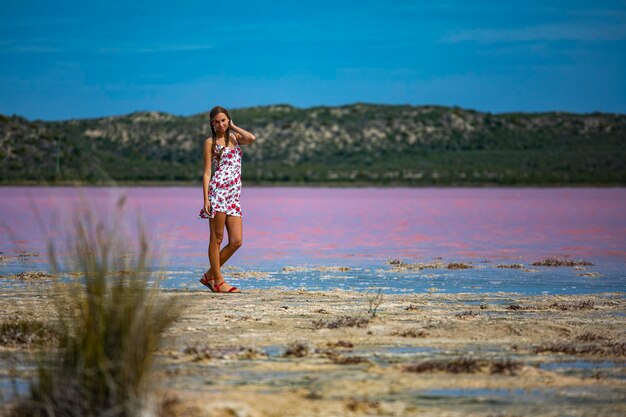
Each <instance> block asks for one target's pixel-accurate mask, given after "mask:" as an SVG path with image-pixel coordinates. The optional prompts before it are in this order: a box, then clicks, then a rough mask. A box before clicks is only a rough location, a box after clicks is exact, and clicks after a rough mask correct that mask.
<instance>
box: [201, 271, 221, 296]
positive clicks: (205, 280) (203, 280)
mask: <svg viewBox="0 0 626 417" xmlns="http://www.w3.org/2000/svg"><path fill="white" fill-rule="evenodd" d="M209 281H215V278H209V277H207V275H206V272H205V273H204V275H202V278H200V284H202V285H205V286H207V287H208V288H209V289H210V290H211V292H219V291H217V290H216V289H215V288H213V286H212V285H211V284H210V283H209Z"/></svg>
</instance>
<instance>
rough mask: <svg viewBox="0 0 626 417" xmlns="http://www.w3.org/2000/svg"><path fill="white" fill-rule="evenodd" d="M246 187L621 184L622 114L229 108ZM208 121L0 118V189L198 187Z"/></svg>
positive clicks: (625, 125)
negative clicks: (239, 138) (251, 138)
mask: <svg viewBox="0 0 626 417" xmlns="http://www.w3.org/2000/svg"><path fill="white" fill-rule="evenodd" d="M231 115H232V117H233V120H234V121H235V122H236V123H237V124H238V125H240V126H242V127H244V128H245V129H247V130H250V131H252V132H253V133H254V134H255V135H256V136H257V141H256V142H255V143H254V144H252V145H250V146H246V147H244V167H243V179H244V181H245V182H247V183H249V184H250V183H280V184H300V183H307V184H330V183H340V184H351V183H352V184H372V185H384V184H405V185H488V184H498V185H514V184H524V185H624V184H626V169H625V162H624V161H626V146H625V145H626V115H620V114H606V113H593V114H571V113H557V112H552V113H509V114H490V113H482V112H477V111H472V110H465V109H460V108H456V107H454V108H451V107H440V106H387V105H370V104H353V105H348V106H340V107H315V108H307V109H299V108H295V107H292V106H288V105H274V106H262V107H250V108H242V109H233V110H232V111H231ZM209 135H210V126H209V122H208V116H207V114H206V113H202V114H198V115H193V116H189V117H180V116H174V115H170V114H166V113H159V112H136V113H132V114H128V115H122V116H114V117H103V118H97V119H79V120H68V121H59V122H43V121H29V120H26V119H24V118H21V117H19V116H10V117H9V116H2V115H0V163H1V164H2V167H1V168H0V183H3V184H15V183H29V182H34V183H51V182H67V181H82V182H88V183H106V182H109V181H122V182H123V181H130V182H143V181H150V182H172V181H185V182H198V183H199V181H200V179H201V173H202V143H203V141H204V139H205V138H206V137H207V136H209Z"/></svg>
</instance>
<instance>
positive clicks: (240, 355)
mask: <svg viewBox="0 0 626 417" xmlns="http://www.w3.org/2000/svg"><path fill="white" fill-rule="evenodd" d="M183 353H184V354H185V355H190V356H192V359H191V360H192V361H193V362H199V361H204V360H211V359H230V358H237V359H257V358H261V357H267V354H266V353H265V352H263V351H262V350H260V349H258V348H256V347H248V346H236V347H225V348H217V347H214V346H208V345H192V346H187V347H185V348H184V349H183Z"/></svg>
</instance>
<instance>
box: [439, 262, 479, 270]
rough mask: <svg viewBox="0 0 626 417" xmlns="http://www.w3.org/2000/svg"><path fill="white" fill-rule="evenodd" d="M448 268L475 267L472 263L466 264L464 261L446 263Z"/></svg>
mask: <svg viewBox="0 0 626 417" xmlns="http://www.w3.org/2000/svg"><path fill="white" fill-rule="evenodd" d="M446 268H448V269H470V268H473V266H472V265H470V264H466V263H464V262H450V263H449V264H448V265H446Z"/></svg>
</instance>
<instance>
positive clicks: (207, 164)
mask: <svg viewBox="0 0 626 417" xmlns="http://www.w3.org/2000/svg"><path fill="white" fill-rule="evenodd" d="M212 148H213V139H211V138H208V139H207V140H205V141H204V175H203V176H202V197H203V199H204V206H203V208H204V211H206V212H207V213H208V212H209V206H210V204H211V202H210V201H209V183H210V182H211V163H212V155H211V153H212Z"/></svg>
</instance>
